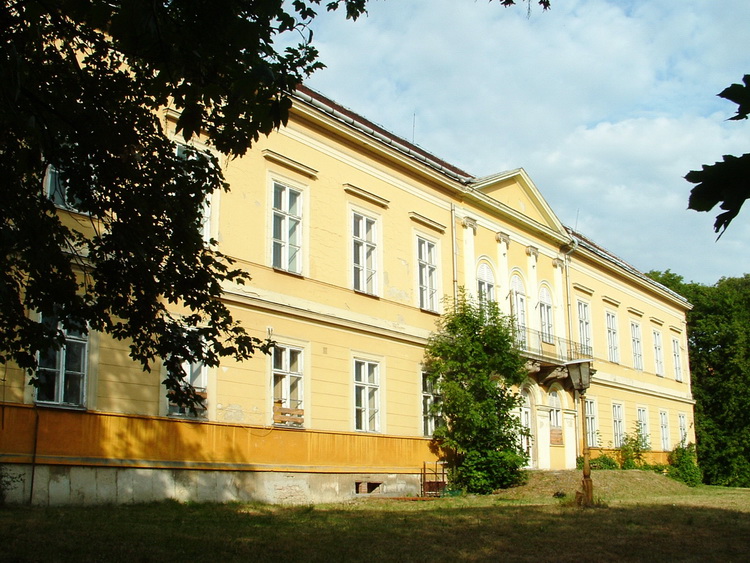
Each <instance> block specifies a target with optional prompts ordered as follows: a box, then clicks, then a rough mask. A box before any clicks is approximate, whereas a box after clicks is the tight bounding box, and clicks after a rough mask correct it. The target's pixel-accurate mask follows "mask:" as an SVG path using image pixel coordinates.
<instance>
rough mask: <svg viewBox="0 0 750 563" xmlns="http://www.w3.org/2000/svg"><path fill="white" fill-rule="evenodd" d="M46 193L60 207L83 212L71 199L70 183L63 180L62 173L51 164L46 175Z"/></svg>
mask: <svg viewBox="0 0 750 563" xmlns="http://www.w3.org/2000/svg"><path fill="white" fill-rule="evenodd" d="M44 193H45V194H46V196H47V198H49V200H50V201H51V202H52V203H53V204H54V205H55V207H57V208H58V209H65V210H66V211H72V212H74V213H83V212H82V211H79V210H78V208H77V207H76V204H75V202H71V201H69V199H68V184H67V182H63V181H62V179H61V178H60V173H59V172H58V171H57V169H56V168H55V167H54V166H52V165H51V164H49V165H48V166H47V170H46V173H45V175H44Z"/></svg>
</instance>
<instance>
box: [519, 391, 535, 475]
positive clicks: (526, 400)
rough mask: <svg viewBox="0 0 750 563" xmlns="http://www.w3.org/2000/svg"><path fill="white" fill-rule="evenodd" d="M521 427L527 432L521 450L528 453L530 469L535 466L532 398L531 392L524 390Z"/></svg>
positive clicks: (522, 394)
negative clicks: (532, 449)
mask: <svg viewBox="0 0 750 563" xmlns="http://www.w3.org/2000/svg"><path fill="white" fill-rule="evenodd" d="M521 401H522V402H521V408H520V415H521V417H520V418H521V426H522V427H523V428H524V429H525V430H526V434H525V435H522V436H521V449H522V450H523V451H524V452H525V453H526V456H527V458H528V459H527V463H528V465H527V466H528V467H531V466H532V465H533V456H532V451H531V443H532V427H531V397H530V396H529V390H528V389H523V390H522V391H521Z"/></svg>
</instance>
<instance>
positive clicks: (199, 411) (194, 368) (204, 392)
mask: <svg viewBox="0 0 750 563" xmlns="http://www.w3.org/2000/svg"><path fill="white" fill-rule="evenodd" d="M182 368H183V369H184V370H185V385H188V384H189V385H191V386H192V387H193V389H194V390H195V393H196V395H198V396H199V397H200V398H201V399H202V404H198V403H196V404H195V405H193V408H192V409H191V408H190V407H186V406H182V405H178V404H177V403H173V402H172V401H170V402H169V405H168V407H167V414H168V415H169V416H184V417H189V418H206V417H207V410H208V367H206V365H205V364H204V363H203V362H185V363H184V364H183V365H182Z"/></svg>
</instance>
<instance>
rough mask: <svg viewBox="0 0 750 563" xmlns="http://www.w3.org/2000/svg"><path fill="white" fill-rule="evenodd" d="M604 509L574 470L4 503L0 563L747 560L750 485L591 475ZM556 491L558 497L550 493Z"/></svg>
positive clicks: (635, 473)
mask: <svg viewBox="0 0 750 563" xmlns="http://www.w3.org/2000/svg"><path fill="white" fill-rule="evenodd" d="M593 478H594V487H595V490H594V494H595V496H596V497H598V498H601V500H602V502H603V503H606V505H607V506H606V507H601V508H594V509H587V510H581V509H578V508H575V507H572V506H570V505H569V503H568V502H566V499H558V498H555V496H553V495H554V493H566V495H567V499H570V498H571V497H572V494H573V492H574V491H575V488H576V486H577V484H578V481H579V480H580V473H578V472H567V471H565V472H563V471H560V472H546V473H534V474H533V475H532V477H531V479H530V481H529V484H528V485H526V486H524V487H519V488H516V489H511V490H508V491H503V492H502V493H501V494H497V495H491V496H487V497H472V496H467V497H455V498H441V499H434V500H422V501H414V500H411V501H409V500H381V499H377V500H376V499H366V500H357V501H352V502H349V503H345V504H337V505H320V506H304V507H279V506H265V505H257V504H226V505H218V504H187V505H182V504H178V503H176V502H165V503H156V504H143V505H127V506H101V507H65V508H59V507H57V508H41V507H25V506H11V507H2V508H0V560H2V561H173V560H181V561H189V560H196V561H286V562H296V561H324V562H326V563H334V562H338V561H378V562H383V561H430V562H434V561H606V560H609V561H612V560H617V561H653V562H657V561H722V562H729V561H749V560H750V490H748V489H724V488H716V487H698V488H695V489H690V488H688V487H686V486H684V485H681V484H679V483H676V482H675V481H672V480H670V479H668V478H667V477H663V476H661V475H656V474H654V473H649V472H643V471H595V472H594V474H593ZM558 496H559V494H558Z"/></svg>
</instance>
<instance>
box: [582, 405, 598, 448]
mask: <svg viewBox="0 0 750 563" xmlns="http://www.w3.org/2000/svg"><path fill="white" fill-rule="evenodd" d="M585 404H586V444H587V445H588V446H589V447H590V448H596V447H598V446H599V428H598V427H597V424H596V403H595V402H594V400H593V399H586V402H585Z"/></svg>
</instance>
